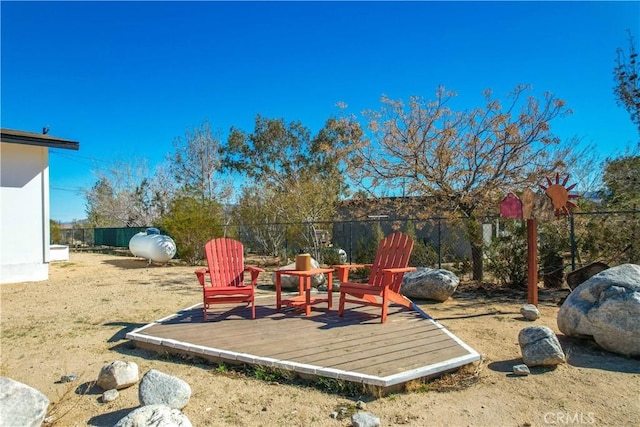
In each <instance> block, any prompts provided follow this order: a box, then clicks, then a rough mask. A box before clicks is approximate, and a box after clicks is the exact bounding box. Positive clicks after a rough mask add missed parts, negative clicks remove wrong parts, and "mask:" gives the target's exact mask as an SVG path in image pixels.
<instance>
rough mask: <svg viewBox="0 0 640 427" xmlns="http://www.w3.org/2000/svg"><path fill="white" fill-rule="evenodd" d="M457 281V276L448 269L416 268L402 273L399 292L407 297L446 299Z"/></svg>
mask: <svg viewBox="0 0 640 427" xmlns="http://www.w3.org/2000/svg"><path fill="white" fill-rule="evenodd" d="M459 283H460V279H458V276H456V275H455V274H453V273H452V272H450V271H448V270H442V269H432V268H418V269H417V270H415V271H410V272H409V273H406V274H405V275H404V278H403V279H402V288H401V291H400V292H401V293H402V295H404V296H406V297H408V298H417V299H431V300H436V301H446V300H447V299H448V298H449V297H450V296H451V295H452V294H453V293H454V292H455V291H456V289H457V288H458V284H459Z"/></svg>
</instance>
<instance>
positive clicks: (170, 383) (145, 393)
mask: <svg viewBox="0 0 640 427" xmlns="http://www.w3.org/2000/svg"><path fill="white" fill-rule="evenodd" d="M138 398H139V399H140V404H141V405H156V404H159V405H166V406H168V407H170V408H173V409H182V408H184V407H185V406H187V403H189V399H190V398H191V387H190V386H189V384H187V383H186V382H185V381H183V380H181V379H180V378H177V377H173V376H171V375H168V374H165V373H163V372H160V371H157V370H155V369H151V370H150V371H149V372H147V373H146V374H144V376H143V377H142V381H140V387H139V388H138Z"/></svg>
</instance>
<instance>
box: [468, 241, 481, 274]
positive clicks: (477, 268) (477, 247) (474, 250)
mask: <svg viewBox="0 0 640 427" xmlns="http://www.w3.org/2000/svg"><path fill="white" fill-rule="evenodd" d="M483 254H484V251H483V248H482V242H480V244H477V243H474V242H471V259H472V261H473V280H482V279H483V277H484V265H483V263H482V259H483Z"/></svg>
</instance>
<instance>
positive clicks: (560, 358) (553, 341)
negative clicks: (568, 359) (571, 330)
mask: <svg viewBox="0 0 640 427" xmlns="http://www.w3.org/2000/svg"><path fill="white" fill-rule="evenodd" d="M518 343H519V344H520V350H521V351H522V360H523V361H524V363H525V364H526V365H527V366H540V365H542V366H555V365H558V364H560V363H564V361H565V356H564V352H563V351H562V347H561V346H560V342H559V341H558V337H556V334H554V333H553V331H552V330H551V328H549V327H547V326H530V327H528V328H524V329H523V330H521V331H520V333H519V334H518Z"/></svg>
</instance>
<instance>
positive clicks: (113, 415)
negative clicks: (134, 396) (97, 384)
mask: <svg viewBox="0 0 640 427" xmlns="http://www.w3.org/2000/svg"><path fill="white" fill-rule="evenodd" d="M134 409H137V407H135V408H126V409H120V410H118V411H114V412H109V413H108V414H102V415H98V416H95V417H92V418H90V419H89V421H88V422H87V425H90V426H94V427H111V426H113V425H115V424H116V423H117V422H118V421H120V420H121V419H123V418H124V417H126V416H127V415H129V413H130V412H132V411H133V410H134Z"/></svg>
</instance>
